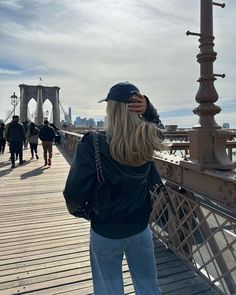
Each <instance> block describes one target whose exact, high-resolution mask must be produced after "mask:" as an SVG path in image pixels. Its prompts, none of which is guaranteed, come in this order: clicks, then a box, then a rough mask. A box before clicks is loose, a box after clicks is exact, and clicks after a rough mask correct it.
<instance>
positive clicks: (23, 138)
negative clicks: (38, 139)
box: [21, 125, 26, 141]
mask: <svg viewBox="0 0 236 295" xmlns="http://www.w3.org/2000/svg"><path fill="white" fill-rule="evenodd" d="M21 137H22V141H25V140H26V137H25V130H24V127H23V125H22V126H21Z"/></svg>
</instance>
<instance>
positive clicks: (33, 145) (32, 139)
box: [26, 122, 39, 160]
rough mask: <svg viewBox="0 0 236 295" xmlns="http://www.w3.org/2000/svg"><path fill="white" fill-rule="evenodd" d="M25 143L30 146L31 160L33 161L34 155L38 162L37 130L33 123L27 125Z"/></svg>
mask: <svg viewBox="0 0 236 295" xmlns="http://www.w3.org/2000/svg"><path fill="white" fill-rule="evenodd" d="M26 138H27V141H28V142H29V145H30V152H31V159H34V155H35V157H36V159H37V160H38V158H39V157H38V152H37V148H38V139H39V129H38V128H37V127H36V125H35V123H33V122H31V123H30V125H29V129H28V132H27V134H26Z"/></svg>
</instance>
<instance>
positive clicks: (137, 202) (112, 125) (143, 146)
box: [64, 82, 163, 295]
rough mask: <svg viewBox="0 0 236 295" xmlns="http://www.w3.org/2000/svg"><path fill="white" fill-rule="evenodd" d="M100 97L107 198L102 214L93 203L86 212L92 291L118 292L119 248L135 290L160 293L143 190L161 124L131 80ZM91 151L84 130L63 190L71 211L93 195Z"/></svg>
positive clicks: (148, 184) (154, 175)
mask: <svg viewBox="0 0 236 295" xmlns="http://www.w3.org/2000/svg"><path fill="white" fill-rule="evenodd" d="M104 100H105V101H107V118H108V128H107V131H106V132H104V133H102V132H101V133H99V136H98V144H99V153H100V159H101V166H102V171H103V175H104V178H105V180H106V182H107V183H108V185H109V187H110V190H111V195H112V200H111V206H110V215H109V216H108V217H107V218H105V219H104V218H99V216H97V215H96V214H95V213H94V212H93V209H91V210H92V212H91V214H90V218H91V232H90V260H91V268H92V276H93V285H94V295H111V294H114V295H124V286H123V279H122V260H123V257H124V254H125V256H126V259H127V262H128V265H129V270H130V273H131V277H132V281H133V285H134V288H135V293H136V295H154V294H155V295H160V294H161V291H160V289H159V287H158V281H157V271H156V262H155V257H154V249H153V241H152V234H151V230H150V228H149V225H148V222H149V216H150V212H151V201H150V196H149V191H150V190H151V189H152V187H153V186H154V185H155V184H156V183H157V182H158V179H159V174H158V172H157V171H156V169H155V165H154V162H153V161H152V157H153V153H154V150H160V149H161V148H162V143H161V142H162V139H161V138H160V137H159V136H158V135H160V134H161V133H160V130H159V128H158V127H163V125H162V123H161V122H160V120H159V116H158V115H157V112H156V110H155V109H154V108H153V106H152V105H151V103H150V102H149V100H148V98H147V97H145V96H143V95H141V94H140V92H139V90H138V88H137V87H136V86H134V85H133V84H131V83H128V82H124V83H118V84H116V85H114V86H113V87H112V88H111V89H110V91H109V93H108V95H107V97H106V99H104ZM141 114H142V116H141ZM148 121H151V122H148ZM154 123H155V124H154ZM94 154H95V150H94V136H93V134H92V133H88V134H86V135H85V136H84V137H83V138H82V140H81V142H80V143H79V144H78V146H77V150H76V152H75V156H74V159H73V162H72V165H71V169H70V172H69V175H68V179H67V182H66V187H65V190H64V197H65V199H66V204H67V208H68V210H69V212H70V213H71V214H73V215H74V216H77V217H84V218H86V216H87V215H86V211H85V205H86V204H87V203H93V199H94V198H95V191H96V187H97V171H96V165H95V159H94V158H95V156H94Z"/></svg>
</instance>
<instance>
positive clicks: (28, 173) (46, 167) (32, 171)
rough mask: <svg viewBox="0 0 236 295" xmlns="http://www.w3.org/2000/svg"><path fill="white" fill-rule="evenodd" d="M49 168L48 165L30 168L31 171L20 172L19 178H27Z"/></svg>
mask: <svg viewBox="0 0 236 295" xmlns="http://www.w3.org/2000/svg"><path fill="white" fill-rule="evenodd" d="M49 168H50V167H48V166H41V167H38V168H36V169H34V170H31V171H28V172H26V173H23V174H21V176H20V178H21V179H26V178H29V177H33V176H38V175H41V174H42V173H44V170H47V169H49Z"/></svg>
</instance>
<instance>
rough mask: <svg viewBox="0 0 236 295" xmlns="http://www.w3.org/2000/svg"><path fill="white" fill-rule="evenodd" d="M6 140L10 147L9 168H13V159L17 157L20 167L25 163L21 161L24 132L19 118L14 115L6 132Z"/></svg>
mask: <svg viewBox="0 0 236 295" xmlns="http://www.w3.org/2000/svg"><path fill="white" fill-rule="evenodd" d="M6 140H7V141H8V142H9V145H10V153H11V164H12V165H11V167H12V168H15V158H16V156H17V155H19V164H20V165H22V164H23V163H25V162H26V161H25V160H23V143H24V141H25V131H24V127H23V125H22V124H21V123H20V122H19V116H18V115H14V116H13V117H12V122H11V123H10V124H9V126H8V128H7V131H6Z"/></svg>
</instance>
